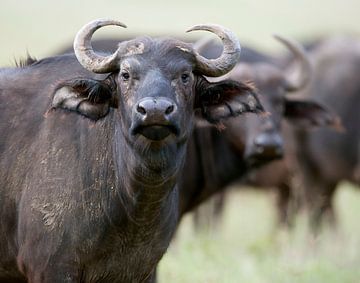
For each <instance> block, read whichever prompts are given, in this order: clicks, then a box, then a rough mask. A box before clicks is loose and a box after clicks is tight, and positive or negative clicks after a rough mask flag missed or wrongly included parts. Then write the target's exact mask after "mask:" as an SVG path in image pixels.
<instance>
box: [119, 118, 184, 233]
mask: <svg viewBox="0 0 360 283" xmlns="http://www.w3.org/2000/svg"><path fill="white" fill-rule="evenodd" d="M125 135H126V134H124V132H123V131H122V130H121V126H120V125H117V126H116V127H115V138H114V142H115V145H114V156H115V166H116V168H117V170H116V171H117V176H118V177H117V179H118V182H119V183H120V187H121V190H122V194H123V196H124V194H125V196H124V200H125V201H126V204H125V205H127V206H129V204H130V207H129V208H130V210H129V211H131V215H130V214H128V217H129V218H131V220H133V221H134V223H138V224H139V223H146V225H142V227H145V226H149V225H153V224H154V223H155V222H156V223H158V224H159V220H160V218H161V217H163V216H164V215H165V216H166V217H165V218H162V219H163V220H164V219H165V220H166V221H162V222H164V223H163V224H161V226H163V225H169V224H170V223H169V221H171V222H173V223H172V224H175V222H176V221H177V216H175V218H174V217H173V218H171V217H170V219H168V218H169V217H168V216H169V215H171V214H173V213H175V214H177V211H178V201H177V198H178V190H177V186H176V184H177V179H178V174H179V171H180V170H181V168H182V164H183V161H182V160H183V159H184V156H185V149H184V148H185V146H184V144H181V145H178V144H176V143H175V144H168V145H166V146H164V148H155V149H152V148H151V147H150V146H148V147H146V150H139V149H138V147H139V145H138V144H137V143H136V142H135V143H133V142H130V141H129V139H127V138H126V136H125ZM181 154H182V156H183V157H182V158H181ZM179 155H180V158H177V156H179ZM171 219H172V220H171ZM163 228H164V227H163Z"/></svg>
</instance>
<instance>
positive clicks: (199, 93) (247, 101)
mask: <svg viewBox="0 0 360 283" xmlns="http://www.w3.org/2000/svg"><path fill="white" fill-rule="evenodd" d="M195 87H196V102H195V108H200V109H201V112H202V116H203V118H205V119H206V120H207V121H209V122H210V123H213V124H219V123H220V124H221V120H223V119H226V118H229V117H235V116H238V115H241V114H243V113H247V112H253V113H262V112H265V111H264V108H263V106H262V105H261V103H260V101H259V99H258V97H257V94H256V90H255V87H254V86H253V85H252V84H251V83H242V82H237V81H233V80H223V81H220V82H214V83H212V82H209V81H208V80H206V79H205V78H204V77H202V76H199V77H198V78H197V83H196V86H195Z"/></svg>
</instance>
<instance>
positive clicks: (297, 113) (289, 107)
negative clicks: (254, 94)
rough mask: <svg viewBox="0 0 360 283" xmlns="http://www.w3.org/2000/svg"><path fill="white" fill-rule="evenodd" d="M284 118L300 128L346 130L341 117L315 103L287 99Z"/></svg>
mask: <svg viewBox="0 0 360 283" xmlns="http://www.w3.org/2000/svg"><path fill="white" fill-rule="evenodd" d="M284 116H285V118H286V119H287V120H288V121H289V122H291V123H292V124H294V125H296V126H300V127H306V128H310V127H331V128H334V129H336V130H337V131H343V130H344V128H343V126H342V123H341V119H340V117H339V116H338V115H336V114H335V113H334V112H332V111H330V110H329V109H326V108H325V106H323V105H322V104H321V103H318V102H315V101H310V100H294V99H288V98H285V112H284Z"/></svg>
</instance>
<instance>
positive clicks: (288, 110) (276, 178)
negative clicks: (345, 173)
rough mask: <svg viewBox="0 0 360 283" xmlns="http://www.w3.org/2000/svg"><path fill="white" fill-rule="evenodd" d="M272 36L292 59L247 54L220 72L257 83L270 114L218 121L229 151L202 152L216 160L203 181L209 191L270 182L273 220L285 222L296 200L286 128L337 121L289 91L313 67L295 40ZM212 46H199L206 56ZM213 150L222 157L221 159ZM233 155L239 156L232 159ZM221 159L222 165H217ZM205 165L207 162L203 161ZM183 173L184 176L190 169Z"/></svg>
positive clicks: (220, 201) (293, 160)
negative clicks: (274, 205) (233, 184)
mask: <svg viewBox="0 0 360 283" xmlns="http://www.w3.org/2000/svg"><path fill="white" fill-rule="evenodd" d="M276 39H277V40H278V41H280V42H281V43H282V44H284V45H285V47H287V48H288V49H289V50H290V51H291V53H292V55H293V56H295V61H293V60H291V61H289V62H288V65H287V66H286V68H280V67H279V65H281V63H282V62H279V64H275V63H273V60H274V59H273V58H271V57H269V58H267V59H264V58H266V56H265V55H262V56H258V57H257V56H253V57H250V58H249V60H248V62H247V63H244V62H243V61H241V62H240V63H238V64H237V65H236V66H235V68H234V69H233V70H232V71H231V72H229V73H228V74H226V75H225V77H226V78H230V79H234V80H237V81H252V82H253V83H254V84H255V86H256V88H257V89H258V92H259V98H260V100H261V102H262V104H263V105H264V108H265V109H266V111H267V112H269V113H270V115H262V116H261V117H254V116H241V117H238V118H234V119H229V120H227V121H226V122H225V123H224V124H225V126H226V130H225V131H224V134H223V135H222V136H221V138H222V139H224V138H226V139H228V141H229V142H228V143H229V144H231V146H232V150H228V151H229V152H231V153H230V154H221V153H217V155H218V157H217V158H214V157H213V156H212V155H211V154H209V153H206V156H210V157H208V158H212V159H213V160H216V162H214V164H215V165H214V166H213V168H210V169H208V171H209V172H211V174H208V175H209V176H210V178H208V182H207V184H208V186H210V188H211V191H216V192H224V187H225V186H226V185H228V184H230V181H231V182H234V181H236V183H237V184H240V185H247V186H253V187H258V188H270V187H272V188H274V189H275V190H276V196H277V203H278V219H279V223H280V224H284V225H287V226H288V225H291V224H292V220H293V212H294V203H295V202H296V200H295V197H294V193H295V194H296V193H297V192H296V188H294V187H293V186H294V184H293V175H294V173H295V172H294V171H296V170H297V167H296V164H297V163H296V157H295V149H294V147H295V145H294V141H293V139H294V137H293V134H292V129H293V128H296V129H303V130H304V131H309V130H310V128H313V127H315V126H316V127H338V126H339V120H338V117H337V115H336V114H335V113H334V112H333V111H331V110H330V109H329V108H328V107H326V104H324V103H321V102H317V101H315V100H314V99H311V98H308V97H301V98H299V97H298V96H296V95H295V93H296V92H299V91H301V90H303V89H305V88H306V86H307V85H308V84H309V83H310V82H311V79H312V72H313V68H312V65H311V62H310V59H309V56H308V55H307V54H306V52H305V50H304V49H303V47H302V46H301V45H300V44H298V43H297V42H295V41H292V40H289V39H286V38H283V37H280V36H276ZM205 51H206V52H205ZM217 52H218V48H217V47H214V46H213V44H212V43H211V44H210V46H209V47H208V50H206V46H205V50H203V54H207V56H209V57H214V54H216V53H217ZM252 54H256V53H255V52H253V53H252ZM279 61H280V60H279ZM294 71H297V72H294ZM285 121H286V123H285ZM310 132H312V131H310ZM202 143H205V141H203V142H202ZM218 146H219V145H218ZM220 146H221V145H220ZM301 149H302V145H301V144H299V151H300V152H301ZM202 150H204V149H202ZM221 151H224V150H223V149H222V150H221ZM219 156H222V157H223V160H222V161H220V159H219ZM234 156H237V157H238V159H239V160H241V159H242V160H243V162H242V163H241V162H239V161H236V162H235V161H234V160H236V159H235V157H234ZM226 161H228V166H227V167H225V166H224V165H223V163H224V162H226ZM217 164H219V165H217ZM207 167H208V168H209V165H207ZM223 168H226V169H225V170H224V169H223ZM185 170H186V169H185ZM187 176H188V178H190V177H189V176H191V174H190V173H189V174H187ZM224 177H227V178H228V180H227V182H224V181H222V180H224ZM208 190H209V189H208ZM202 196H204V193H203V194H202ZM224 197H225V196H224V194H223V193H221V194H219V195H218V196H217V199H216V201H215V206H216V207H215V209H214V208H211V210H212V211H214V212H215V213H216V214H221V211H222V206H223V205H224ZM207 214H209V212H204V213H201V215H205V217H206V215H207ZM197 220H201V219H199V218H197Z"/></svg>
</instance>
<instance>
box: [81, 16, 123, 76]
mask: <svg viewBox="0 0 360 283" xmlns="http://www.w3.org/2000/svg"><path fill="white" fill-rule="evenodd" d="M109 25H114V26H120V27H123V28H126V25H124V24H123V23H121V22H118V21H114V20H108V19H98V20H94V21H91V22H90V23H88V24H86V25H85V26H83V27H82V28H81V29H80V30H79V31H78V33H77V34H76V36H75V39H74V51H75V55H76V58H77V59H78V60H79V62H80V64H81V65H82V66H83V67H84V68H85V69H87V70H89V71H91V72H94V73H109V72H111V71H113V70H114V69H115V68H116V67H117V65H116V63H117V62H116V60H115V59H116V57H117V51H116V52H114V53H113V54H112V55H109V56H101V55H98V54H96V53H95V52H94V50H93V48H92V46H91V37H92V35H93V34H94V32H95V31H96V30H98V29H99V28H101V27H104V26H109Z"/></svg>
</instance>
